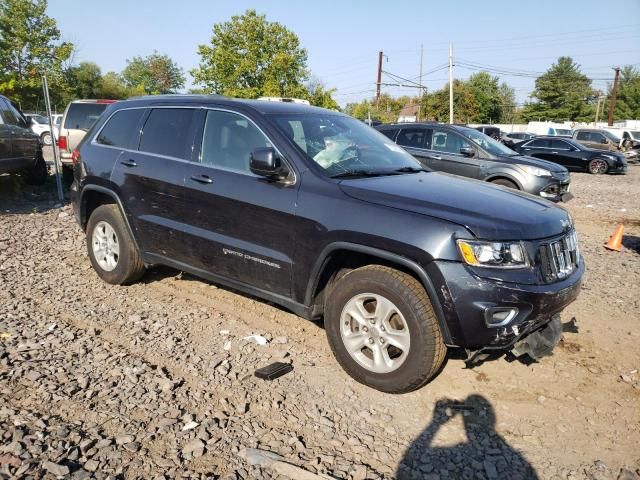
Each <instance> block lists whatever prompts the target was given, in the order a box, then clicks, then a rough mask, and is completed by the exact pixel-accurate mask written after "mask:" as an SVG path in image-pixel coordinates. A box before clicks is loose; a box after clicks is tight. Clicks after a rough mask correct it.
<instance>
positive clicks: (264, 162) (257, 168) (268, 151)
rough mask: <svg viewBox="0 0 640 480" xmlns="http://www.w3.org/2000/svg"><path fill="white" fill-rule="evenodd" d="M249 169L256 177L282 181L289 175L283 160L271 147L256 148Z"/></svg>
mask: <svg viewBox="0 0 640 480" xmlns="http://www.w3.org/2000/svg"><path fill="white" fill-rule="evenodd" d="M249 168H250V169H251V171H252V172H253V173H255V174H256V175H260V176H261V177H269V178H273V179H276V180H282V179H284V178H286V176H287V175H288V174H289V170H287V168H286V167H285V166H284V165H283V163H282V160H281V159H280V157H279V156H278V154H277V153H276V151H275V150H274V149H273V148H271V147H266V148H256V149H255V150H254V151H253V152H251V161H250V163H249Z"/></svg>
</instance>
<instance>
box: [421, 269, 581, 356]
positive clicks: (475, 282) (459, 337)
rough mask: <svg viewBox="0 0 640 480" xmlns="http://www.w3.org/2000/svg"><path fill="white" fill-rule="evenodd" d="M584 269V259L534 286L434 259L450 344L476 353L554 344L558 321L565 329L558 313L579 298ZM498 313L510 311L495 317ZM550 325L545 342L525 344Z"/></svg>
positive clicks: (432, 274) (431, 272) (534, 348)
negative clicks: (558, 276)
mask: <svg viewBox="0 0 640 480" xmlns="http://www.w3.org/2000/svg"><path fill="white" fill-rule="evenodd" d="M583 273H584V262H583V261H582V260H580V262H579V264H578V265H577V268H576V269H575V271H574V272H573V273H572V274H571V275H569V276H568V277H567V278H565V279H563V280H560V281H557V282H553V283H549V284H544V285H539V284H535V285H531V284H520V283H510V282H503V281H498V280H495V279H487V278H481V277H478V276H476V275H474V274H473V273H472V272H471V271H470V270H469V269H468V268H466V267H465V266H464V265H462V264H461V263H457V262H433V263H432V264H431V265H430V270H429V274H430V276H431V277H432V278H433V279H434V280H436V281H437V283H436V284H438V285H440V288H439V289H438V292H437V293H438V297H439V300H440V304H441V306H442V310H443V313H444V317H445V320H446V324H447V325H446V327H447V330H448V331H447V332H446V335H445V336H446V338H447V344H448V346H451V347H461V348H464V349H465V350H467V351H471V352H475V351H484V352H486V351H491V350H494V351H495V350H510V349H512V348H514V347H515V348H516V349H518V348H519V349H520V350H521V351H522V352H524V353H529V352H532V353H535V350H536V349H538V346H540V348H542V343H549V342H553V341H554V340H555V337H556V336H557V335H558V333H557V330H558V325H560V327H559V328H560V331H561V329H562V327H561V323H560V315H559V314H560V312H561V311H562V310H564V309H565V308H566V307H567V305H569V304H570V303H572V302H573V301H574V300H575V299H576V297H577V296H578V293H579V291H580V285H581V281H582V275H583ZM434 277H435V278H434ZM438 280H439V281H438ZM496 312H507V313H508V314H502V313H500V315H498V316H497V317H492V315H494V314H495V313H496ZM493 320H495V323H491V322H492V321H493ZM501 320H502V321H501ZM547 325H552V326H551V327H550V329H551V331H547V332H546V333H545V334H544V335H545V336H546V337H544V338H542V339H539V340H541V342H536V341H534V340H532V341H531V342H529V343H528V347H527V346H526V344H525V343H521V342H523V341H525V340H526V338H527V337H528V336H529V335H531V334H533V333H535V332H539V331H541V330H542V329H543V328H545V327H546V326H547ZM557 341H559V337H558V338H557ZM557 341H555V343H557ZM554 346H555V344H554ZM525 350H529V351H527V352H525Z"/></svg>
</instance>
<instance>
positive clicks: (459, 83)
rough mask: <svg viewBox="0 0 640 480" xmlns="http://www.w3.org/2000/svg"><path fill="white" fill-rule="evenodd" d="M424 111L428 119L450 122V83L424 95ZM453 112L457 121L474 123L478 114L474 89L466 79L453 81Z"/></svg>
mask: <svg viewBox="0 0 640 480" xmlns="http://www.w3.org/2000/svg"><path fill="white" fill-rule="evenodd" d="M422 102H423V104H422V112H423V115H424V116H425V118H426V119H427V120H436V121H439V122H447V123H448V122H449V85H448V84H446V85H445V86H444V87H442V88H441V89H440V90H436V91H435V92H432V93H429V94H427V95H425V96H424V97H423V100H422ZM453 114H454V122H456V123H472V122H474V119H475V118H477V116H478V102H477V100H476V97H475V96H474V91H473V90H472V88H471V87H470V86H469V83H468V82H465V81H464V80H454V81H453Z"/></svg>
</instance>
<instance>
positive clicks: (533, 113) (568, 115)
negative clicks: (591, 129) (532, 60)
mask: <svg viewBox="0 0 640 480" xmlns="http://www.w3.org/2000/svg"><path fill="white" fill-rule="evenodd" d="M532 97H534V98H536V99H537V102H533V103H528V104H527V105H525V107H524V109H523V111H522V116H523V118H524V119H525V120H538V119H542V120H560V121H562V120H572V121H573V120H575V121H589V120H592V119H593V115H594V108H593V103H594V99H595V93H594V91H593V89H592V88H591V80H590V79H589V78H588V77H587V76H586V75H584V74H583V73H582V72H581V71H580V65H578V64H577V63H575V62H574V61H573V60H572V59H571V57H560V58H558V61H557V62H556V63H554V64H553V65H551V68H549V70H547V71H546V72H545V73H544V74H542V75H541V76H539V77H538V78H537V79H536V87H535V90H534V91H533V94H532Z"/></svg>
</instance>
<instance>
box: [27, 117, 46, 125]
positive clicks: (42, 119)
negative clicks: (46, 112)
mask: <svg viewBox="0 0 640 480" xmlns="http://www.w3.org/2000/svg"><path fill="white" fill-rule="evenodd" d="M29 116H30V117H31V118H33V120H34V121H35V122H36V123H39V124H46V123H49V120H47V117H43V116H42V115H29Z"/></svg>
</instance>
